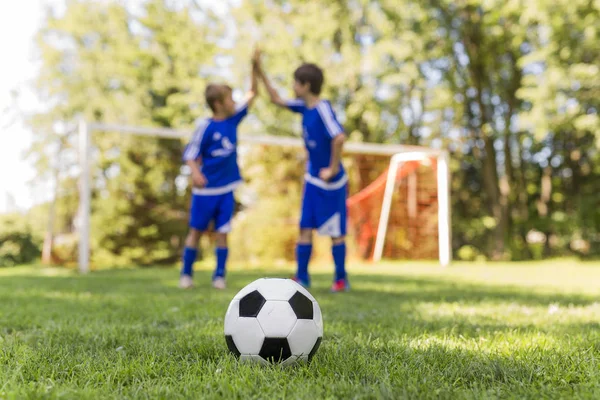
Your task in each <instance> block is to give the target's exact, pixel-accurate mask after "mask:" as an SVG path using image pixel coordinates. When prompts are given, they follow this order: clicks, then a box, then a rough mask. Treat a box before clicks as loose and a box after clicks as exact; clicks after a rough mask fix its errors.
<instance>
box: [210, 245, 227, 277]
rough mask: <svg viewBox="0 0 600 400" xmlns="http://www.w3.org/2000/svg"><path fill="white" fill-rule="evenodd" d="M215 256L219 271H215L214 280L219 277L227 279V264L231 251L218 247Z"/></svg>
mask: <svg viewBox="0 0 600 400" xmlns="http://www.w3.org/2000/svg"><path fill="white" fill-rule="evenodd" d="M215 254H216V256H217V269H215V273H214V275H213V279H214V278H217V277H218V278H225V264H227V255H228V254H229V249H228V248H227V247H217V249H216V250H215Z"/></svg>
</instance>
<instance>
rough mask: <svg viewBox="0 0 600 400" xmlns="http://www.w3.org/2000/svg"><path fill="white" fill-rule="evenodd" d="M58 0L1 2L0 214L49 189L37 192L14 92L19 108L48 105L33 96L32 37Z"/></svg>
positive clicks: (38, 197) (37, 198)
mask: <svg viewBox="0 0 600 400" xmlns="http://www.w3.org/2000/svg"><path fill="white" fill-rule="evenodd" d="M60 3H61V1H58V0H26V1H2V2H0V49H2V53H3V57H2V58H3V62H2V69H1V71H2V73H1V74H0V213H3V212H6V211H15V210H26V209H27V208H29V207H31V206H32V205H33V204H34V203H35V202H39V201H42V200H43V199H44V198H46V195H45V193H44V192H45V190H44V188H39V187H38V188H37V189H36V190H34V189H33V188H32V186H31V185H30V184H29V182H30V181H31V180H32V178H34V177H35V171H34V170H33V168H32V166H31V161H30V160H29V161H27V160H25V159H24V152H25V151H26V150H27V149H28V148H29V146H30V144H31V140H32V135H31V132H30V130H29V129H28V128H27V127H26V126H25V125H24V124H23V121H22V118H20V116H19V114H18V113H17V112H16V107H15V99H14V98H13V95H12V93H13V92H14V91H18V92H19V93H20V96H19V98H18V100H16V104H17V105H18V108H20V109H22V110H25V111H30V110H34V109H38V108H39V107H41V106H43V104H41V103H40V102H39V101H38V100H37V98H36V96H35V95H34V94H33V92H32V90H31V89H30V87H31V80H32V78H33V77H34V76H35V72H36V68H37V66H38V63H37V62H36V60H35V53H34V47H33V37H34V35H35V32H36V31H37V29H38V28H39V27H40V25H41V22H42V17H43V11H44V4H52V5H58V4H60Z"/></svg>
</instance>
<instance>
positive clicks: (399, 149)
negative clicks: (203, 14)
mask: <svg viewBox="0 0 600 400" xmlns="http://www.w3.org/2000/svg"><path fill="white" fill-rule="evenodd" d="M107 131H112V132H119V133H122V134H133V135H140V136H153V137H163V138H171V139H188V138H189V137H190V136H191V134H192V132H191V131H180V130H175V129H168V128H145V127H136V126H127V125H118V124H99V123H87V122H86V121H83V120H81V121H80V122H79V129H78V133H79V164H80V178H79V209H78V219H79V223H78V231H79V235H78V236H79V258H78V264H79V271H80V272H81V273H87V272H89V264H90V213H91V192H92V188H91V176H90V150H91V134H92V133H93V132H107ZM239 139H240V144H266V145H277V146H283V147H296V148H303V147H304V144H303V141H302V140H301V139H299V138H290V137H283V136H274V135H260V136H240V138H239ZM344 153H346V154H370V155H383V156H385V155H387V156H390V157H391V161H390V168H389V170H388V177H387V181H386V187H385V194H384V200H383V206H382V209H381V216H380V219H379V228H378V231H377V238H376V245H375V257H374V259H375V261H379V260H380V259H381V256H382V253H383V246H384V244H385V235H386V231H387V225H388V219H389V213H390V209H391V206H392V197H393V194H394V186H395V179H396V173H397V170H398V167H399V166H400V165H401V164H402V163H403V162H407V161H424V160H426V159H429V158H432V157H435V158H436V159H437V162H438V168H437V186H438V190H437V192H438V207H439V211H438V232H439V259H440V264H441V265H442V266H447V265H449V263H450V260H451V258H452V257H451V247H450V192H449V184H448V183H449V168H448V153H447V152H446V151H444V150H436V149H431V148H427V147H422V146H405V145H395V144H376V143H355V142H347V143H346V144H345V145H344Z"/></svg>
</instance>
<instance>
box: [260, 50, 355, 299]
mask: <svg viewBox="0 0 600 400" xmlns="http://www.w3.org/2000/svg"><path fill="white" fill-rule="evenodd" d="M258 71H259V74H260V77H261V79H262V81H263V83H264V84H265V87H266V89H267V92H268V93H269V96H270V98H271V101H272V102H273V103H275V104H276V105H278V106H280V107H283V108H287V109H289V110H290V111H293V112H296V113H299V114H302V131H303V137H304V144H305V147H306V150H307V153H308V160H307V168H306V174H305V176H304V180H305V183H304V192H303V195H302V216H301V218H300V238H299V240H298V243H297V245H296V260H297V263H298V266H297V267H298V269H297V272H296V275H295V276H294V280H295V281H296V282H298V283H300V284H302V285H303V286H305V287H309V286H310V276H309V274H308V264H309V261H310V256H311V252H312V236H313V230H315V229H316V230H317V233H318V234H320V235H324V236H330V237H331V239H332V247H331V251H332V255H333V259H334V262H335V276H334V280H333V285H332V287H331V291H332V292H341V291H347V290H349V289H350V285H349V283H348V278H347V276H346V268H345V262H346V244H345V235H346V213H347V212H346V197H347V190H348V187H347V184H348V176H347V175H346V173H345V171H344V167H343V166H342V163H341V155H342V148H343V145H344V141H345V134H344V130H343V128H342V126H341V125H340V123H339V122H338V121H337V118H336V116H335V113H334V112H333V109H332V108H331V104H330V103H329V102H328V101H327V100H322V99H321V98H320V97H319V95H320V93H321V87H322V86H323V81H324V78H323V72H322V71H321V69H320V68H319V67H318V66H316V65H315V64H302V65H301V66H300V67H298V68H297V69H296V71H295V72H294V93H295V95H296V98H297V99H296V100H287V101H286V100H283V99H281V97H279V95H278V94H277V92H276V91H275V89H274V88H273V87H272V86H271V84H270V83H269V80H268V79H267V77H266V75H265V73H264V71H263V70H262V67H261V65H260V58H259V61H258Z"/></svg>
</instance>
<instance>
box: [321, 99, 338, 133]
mask: <svg viewBox="0 0 600 400" xmlns="http://www.w3.org/2000/svg"><path fill="white" fill-rule="evenodd" d="M317 111H318V112H319V116H320V117H321V120H322V121H323V125H324V126H325V130H326V131H327V133H328V134H329V136H331V137H332V138H334V137H336V136H337V135H339V134H340V133H343V132H344V128H342V125H341V124H340V123H339V121H338V120H337V117H336V116H335V112H334V111H333V108H332V107H331V104H330V103H329V102H328V101H322V102H320V103H319V104H317Z"/></svg>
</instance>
